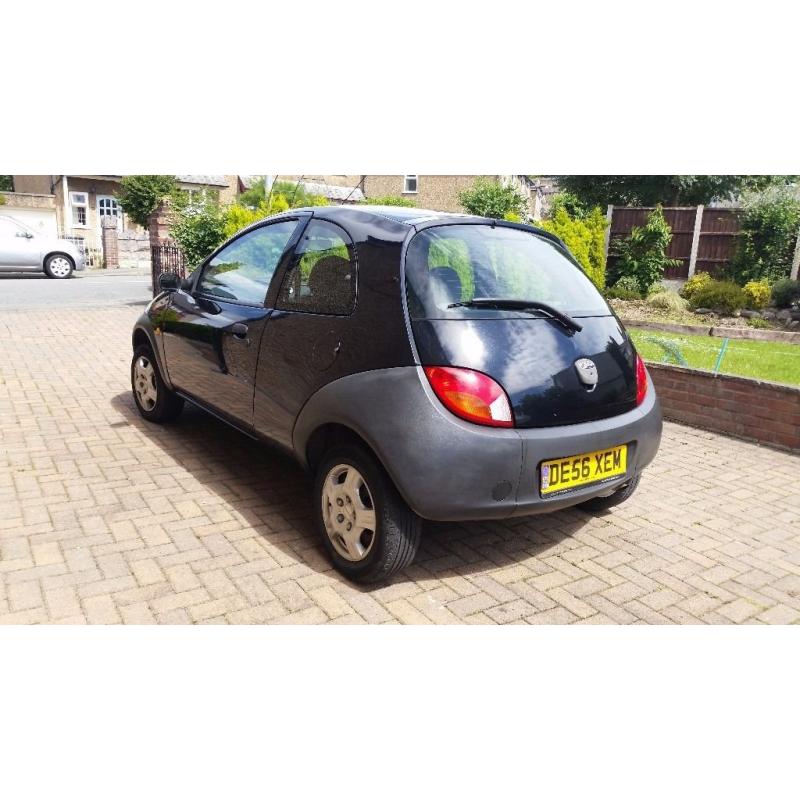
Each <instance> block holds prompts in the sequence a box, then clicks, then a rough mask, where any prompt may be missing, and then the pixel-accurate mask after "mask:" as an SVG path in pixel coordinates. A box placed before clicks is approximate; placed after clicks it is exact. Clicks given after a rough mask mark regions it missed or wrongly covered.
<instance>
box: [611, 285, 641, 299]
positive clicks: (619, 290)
mask: <svg viewBox="0 0 800 800" xmlns="http://www.w3.org/2000/svg"><path fill="white" fill-rule="evenodd" d="M606 297H607V298H608V299H609V300H641V299H642V293H641V292H640V291H639V290H638V289H628V288H627V287H625V286H620V285H619V284H618V283H617V284H615V285H614V286H612V287H611V288H610V289H606Z"/></svg>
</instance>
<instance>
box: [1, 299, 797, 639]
mask: <svg viewBox="0 0 800 800" xmlns="http://www.w3.org/2000/svg"><path fill="white" fill-rule="evenodd" d="M139 311H140V310H139V308H131V307H122V306H118V307H113V306H112V307H102V308H101V307H98V308H86V309H82V310H81V315H82V320H83V323H84V324H83V325H81V326H80V329H79V328H78V327H76V326H75V324H74V318H75V317H74V315H75V311H74V310H70V309H64V308H59V307H57V306H53V307H50V308H41V309H37V310H33V311H17V310H9V311H6V310H4V312H3V322H4V323H5V327H4V332H3V358H2V359H0V448H1V449H0V623H9V624H31V623H47V622H58V623H63V624H85V623H86V622H90V623H119V622H125V623H130V624H149V623H153V622H158V623H165V624H189V623H195V622H196V623H208V624H220V623H225V622H229V623H233V624H265V623H283V624H295V623H310V624H319V623H326V622H332V623H336V624H363V623H364V622H368V623H372V624H384V623H398V622H399V623H407V624H430V623H439V624H442V623H458V622H463V623H467V624H495V623H503V624H518V623H526V622H529V623H532V624H574V623H578V622H580V623H581V624H609V623H612V622H613V623H618V624H626V623H632V624H633V623H645V624H698V623H700V622H703V623H710V624H731V623H741V624H752V623H768V624H769V623H771V624H792V623H797V622H800V524H798V523H799V522H800V502H799V501H798V495H797V475H798V471H799V469H800V459H799V458H798V455H797V454H793V453H787V452H782V451H777V450H770V449H769V448H765V447H758V446H756V445H752V444H749V443H747V442H742V441H738V440H735V439H732V438H727V437H724V436H719V435H716V434H712V433H708V432H706V431H699V430H695V429H692V428H689V427H685V426H681V425H676V424H673V423H669V422H667V423H665V426H664V439H663V443H662V447H661V451H660V453H659V456H658V458H657V460H656V462H655V463H654V464H653V465H652V467H651V468H650V469H649V470H648V471H647V472H646V473H645V475H644V478H643V480H642V485H641V487H640V489H639V491H638V492H637V494H636V495H634V497H633V498H631V500H630V501H628V502H627V503H626V504H624V505H622V506H620V507H619V508H617V509H614V510H612V511H611V512H610V513H608V514H604V515H602V516H598V517H591V516H589V515H586V514H584V513H583V512H579V511H575V510H569V509H568V510H566V511H563V512H559V513H557V514H554V515H546V516H536V517H530V518H518V519H512V520H507V521H494V522H475V523H458V524H445V523H436V524H426V525H425V529H424V533H423V543H422V548H421V551H420V555H419V559H418V562H417V563H415V564H413V565H411V566H410V567H408V568H407V569H406V570H405V571H404V572H403V573H402V574H401V575H397V576H395V577H394V578H393V579H392V581H391V583H390V584H388V585H386V586H382V587H381V586H378V587H357V586H354V585H352V584H351V583H349V582H347V581H345V580H344V579H343V578H341V577H340V576H339V575H338V574H337V573H336V572H335V571H334V570H333V569H332V568H331V566H330V564H329V562H328V561H327V559H326V557H325V555H324V551H323V548H322V547H321V545H320V542H319V541H318V539H317V534H316V531H315V529H314V525H313V520H312V518H311V512H310V498H309V482H308V479H307V477H306V476H305V475H304V474H303V472H302V471H301V470H300V469H299V468H298V467H296V466H295V465H294V464H293V463H292V462H291V461H290V460H289V459H287V458H286V457H285V456H283V455H281V454H279V453H277V452H276V451H274V450H272V449H270V448H268V447H264V446H262V445H260V444H257V443H255V442H252V441H251V440H249V439H247V438H246V437H244V436H241V435H239V434H238V433H236V432H235V431H233V430H231V429H229V428H227V427H226V426H224V425H223V424H222V423H220V422H218V421H217V420H215V419H213V418H211V417H209V416H208V415H206V414H204V413H203V412H201V411H199V409H197V408H193V407H190V406H187V408H186V410H185V411H184V415H183V417H182V419H181V420H180V423H179V424H177V425H174V426H169V427H164V428H159V427H158V426H153V425H149V424H147V423H145V422H143V421H142V420H140V418H139V417H138V415H137V414H136V412H135V409H134V407H133V403H132V399H131V397H130V389H129V386H128V377H127V368H121V365H125V364H127V362H128V359H129V357H130V330H131V326H132V324H133V322H134V320H135V318H136V316H138V314H139ZM31 329H35V330H36V331H37V333H38V334H39V335H37V336H36V337H31V336H30V335H28V334H27V333H26V331H30V330H31ZM11 387H13V394H12V392H11ZM64 408H67V409H68V410H69V413H68V414H67V415H66V416H65V414H64ZM702 463H714V464H716V465H718V467H717V468H716V469H715V472H714V474H713V476H711V475H710V476H709V479H708V480H703V481H700V482H698V483H697V484H695V485H693V486H691V487H687V486H686V483H685V480H684V473H685V469H686V466H687V465H698V464H702Z"/></svg>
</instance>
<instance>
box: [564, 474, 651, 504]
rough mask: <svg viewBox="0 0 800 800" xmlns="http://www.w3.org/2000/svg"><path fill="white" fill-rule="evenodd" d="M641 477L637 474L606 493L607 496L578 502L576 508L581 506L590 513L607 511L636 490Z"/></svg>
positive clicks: (622, 501)
mask: <svg viewBox="0 0 800 800" xmlns="http://www.w3.org/2000/svg"><path fill="white" fill-rule="evenodd" d="M641 477H642V476H641V475H637V476H636V477H635V478H632V479H631V480H630V481H628V483H626V484H625V485H624V486H620V488H619V489H617V491H616V492H614V493H613V494H610V495H608V496H607V497H593V498H592V499H591V500H586V501H585V502H583V503H580V504H579V505H578V508H582V509H583V510H584V511H588V512H590V513H592V514H596V513H599V512H602V511H608V509H609V508H613V507H614V506H618V505H619V504H620V503H624V502H625V501H626V500H627V499H628V498H629V497H630V496H631V495H632V494H633V493H634V492H635V491H636V489H637V487H638V486H639V481H640V480H641Z"/></svg>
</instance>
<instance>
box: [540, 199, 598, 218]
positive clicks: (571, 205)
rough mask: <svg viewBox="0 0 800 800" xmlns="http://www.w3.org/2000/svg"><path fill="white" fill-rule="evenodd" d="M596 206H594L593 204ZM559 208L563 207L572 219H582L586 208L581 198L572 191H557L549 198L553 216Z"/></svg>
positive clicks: (586, 210) (586, 211) (585, 213)
mask: <svg viewBox="0 0 800 800" xmlns="http://www.w3.org/2000/svg"><path fill="white" fill-rule="evenodd" d="M595 207H596V206H595ZM559 208H563V209H564V211H566V212H567V214H569V215H570V216H571V217H573V218H574V219H583V218H584V217H585V216H586V215H587V213H588V209H587V206H586V204H585V203H584V202H583V200H581V199H580V197H578V195H576V194H573V193H572V192H558V194H554V195H553V196H552V197H551V198H550V213H549V215H548V216H551V217H552V216H553V215H554V214H555V213H556V211H558V209H559Z"/></svg>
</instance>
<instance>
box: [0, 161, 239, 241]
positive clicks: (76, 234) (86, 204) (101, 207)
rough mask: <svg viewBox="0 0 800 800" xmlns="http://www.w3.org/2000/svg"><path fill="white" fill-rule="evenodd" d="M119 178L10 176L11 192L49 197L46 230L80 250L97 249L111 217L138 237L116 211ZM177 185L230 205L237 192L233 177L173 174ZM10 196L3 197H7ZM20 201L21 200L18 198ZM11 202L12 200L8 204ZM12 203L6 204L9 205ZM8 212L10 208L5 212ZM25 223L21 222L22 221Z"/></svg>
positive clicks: (136, 228) (137, 229)
mask: <svg viewBox="0 0 800 800" xmlns="http://www.w3.org/2000/svg"><path fill="white" fill-rule="evenodd" d="M122 177H123V176H122V175H14V176H13V180H14V193H13V194H19V195H20V196H21V195H28V196H30V197H32V198H33V197H38V198H44V197H48V196H49V197H51V198H52V201H51V202H50V203H49V204H46V205H49V207H50V212H49V214H50V215H52V217H53V219H52V220H51V221H50V222H48V223H47V227H48V229H49V228H55V230H56V231H57V233H58V235H59V236H63V237H65V238H69V239H73V240H76V241H77V243H78V244H79V245H80V246H81V247H82V248H83V249H84V250H89V251H99V250H100V249H101V236H100V220H101V219H102V218H103V217H105V216H113V217H115V218H116V220H117V227H118V229H119V231H120V232H129V233H131V234H142V233H143V230H142V229H141V228H140V227H139V226H138V225H135V224H134V223H133V222H131V221H130V220H129V219H128V217H127V215H126V214H125V213H124V212H123V211H122V209H121V208H120V205H119V203H118V202H117V199H116V195H117V191H118V189H119V184H120V181H121V180H122ZM175 177H176V178H177V180H178V185H179V186H180V188H181V189H182V190H183V191H185V192H186V193H187V194H188V195H189V197H190V199H196V198H200V197H214V198H216V199H218V200H219V202H221V203H232V202H234V201H235V200H236V197H237V194H238V190H239V179H238V176H237V175H176V176H175ZM11 196H12V194H9V195H6V197H7V198H8V197H11ZM20 199H21V197H20ZM12 202H13V201H12ZM11 205H12V203H9V206H11ZM6 210H7V211H8V212H9V213H11V210H10V208H7V209H6ZM23 221H25V220H23Z"/></svg>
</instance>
